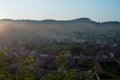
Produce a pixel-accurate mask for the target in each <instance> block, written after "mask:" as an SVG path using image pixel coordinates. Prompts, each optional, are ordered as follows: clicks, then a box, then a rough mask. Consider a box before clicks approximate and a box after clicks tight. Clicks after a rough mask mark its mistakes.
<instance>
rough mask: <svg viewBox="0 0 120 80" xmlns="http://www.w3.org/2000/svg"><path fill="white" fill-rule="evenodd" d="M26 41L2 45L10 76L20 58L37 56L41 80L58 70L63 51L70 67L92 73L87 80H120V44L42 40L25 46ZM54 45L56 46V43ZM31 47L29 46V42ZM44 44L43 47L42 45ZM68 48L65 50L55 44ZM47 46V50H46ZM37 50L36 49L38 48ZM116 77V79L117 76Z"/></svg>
mask: <svg viewBox="0 0 120 80" xmlns="http://www.w3.org/2000/svg"><path fill="white" fill-rule="evenodd" d="M26 43H27V42H25V41H11V42H10V41H8V42H7V43H5V42H0V51H2V50H5V51H6V52H5V53H4V58H3V59H4V62H9V65H8V66H7V67H6V68H7V69H8V71H9V72H10V73H15V71H16V70H17V68H18V67H19V65H20V64H19V63H18V62H17V61H18V60H20V59H24V58H27V57H28V56H34V57H35V59H36V63H37V65H38V68H39V71H38V75H37V78H38V79H40V78H42V77H43V76H44V75H46V74H47V73H50V72H52V71H53V70H55V69H56V63H55V59H56V57H57V55H59V53H60V52H62V51H64V56H65V57H66V58H67V59H68V67H69V68H73V69H76V70H77V72H79V73H80V74H83V73H85V72H86V71H89V72H90V74H88V75H87V77H86V79H85V80H87V79H89V78H94V80H118V79H119V74H120V72H119V70H120V53H119V52H120V42H114V41H113V42H100V41H96V42H94V41H90V42H87V41H85V42H79V41H77V42H75V41H74V42H67V44H65V43H66V42H56V43H55V41H52V40H50V41H46V40H42V41H40V42H39V43H38V42H36V43H38V44H35V43H34V44H35V45H36V46H38V45H42V46H41V47H39V48H38V47H36V46H33V45H32V44H31V45H28V43H29V42H28V43H27V45H26ZM53 43H54V44H53ZM29 44H30V43H29ZM43 44H44V45H43ZM56 44H57V45H63V46H64V45H67V46H66V47H62V46H57V47H53V48H50V49H49V47H48V46H50V47H51V45H52V46H54V45H56ZM46 46H47V47H48V48H47V49H46ZM36 48H37V49H36ZM116 76H117V77H116Z"/></svg>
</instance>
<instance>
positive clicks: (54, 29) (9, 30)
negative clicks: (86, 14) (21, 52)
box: [0, 18, 120, 41]
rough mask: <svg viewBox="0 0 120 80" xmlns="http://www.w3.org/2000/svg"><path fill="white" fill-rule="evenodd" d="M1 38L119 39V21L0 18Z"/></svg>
mask: <svg viewBox="0 0 120 80" xmlns="http://www.w3.org/2000/svg"><path fill="white" fill-rule="evenodd" d="M0 39H1V40H39V39H63V40H64V39H69V40H72V39H83V40H105V41H108V40H117V41H120V22H118V21H110V22H96V21H93V20H91V19H89V18H78V19H73V20H50V19H47V20H42V21H37V20H28V19H27V20H12V19H1V20H0Z"/></svg>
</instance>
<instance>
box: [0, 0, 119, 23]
mask: <svg viewBox="0 0 120 80" xmlns="http://www.w3.org/2000/svg"><path fill="white" fill-rule="evenodd" d="M83 17H87V18H90V19H92V20H95V21H101V22H102V21H120V0H0V19H3V18H10V19H32V20H44V19H56V20H70V19H76V18H83Z"/></svg>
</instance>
